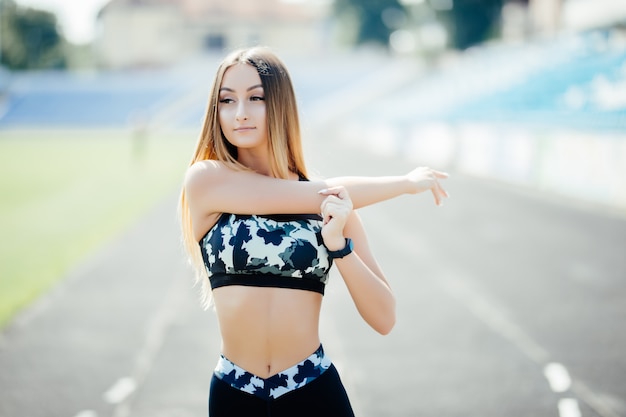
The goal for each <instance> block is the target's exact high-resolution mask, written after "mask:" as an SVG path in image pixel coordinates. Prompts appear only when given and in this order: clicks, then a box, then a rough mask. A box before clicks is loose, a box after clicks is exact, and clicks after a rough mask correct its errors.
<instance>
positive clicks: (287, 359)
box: [213, 285, 322, 378]
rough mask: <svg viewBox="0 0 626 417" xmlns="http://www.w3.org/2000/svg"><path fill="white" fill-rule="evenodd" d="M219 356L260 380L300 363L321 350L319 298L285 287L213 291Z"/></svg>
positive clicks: (217, 289) (241, 287)
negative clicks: (218, 334)
mask: <svg viewBox="0 0 626 417" xmlns="http://www.w3.org/2000/svg"><path fill="white" fill-rule="evenodd" d="M213 302H214V305H215V310H216V312H217V318H218V322H219V327H220V333H221V336H222V354H223V355H224V356H225V357H226V358H227V359H229V360H230V361H232V362H234V363H235V364H237V365H238V366H240V367H242V368H243V369H245V370H247V371H248V372H251V373H253V374H255V375H256V376H258V377H261V378H268V377H270V376H272V375H275V374H277V373H279V372H281V371H283V370H285V369H288V368H290V367H291V366H293V365H295V364H297V363H299V362H301V361H302V360H303V359H305V358H307V357H308V356H309V355H310V354H311V353H313V352H314V351H315V350H316V349H317V348H318V347H319V345H320V338H319V316H320V309H321V305H322V295H321V294H319V293H316V292H312V291H304V290H296V289H289V288H266V287H247V286H237V285H232V286H226V287H219V288H216V289H215V290H213Z"/></svg>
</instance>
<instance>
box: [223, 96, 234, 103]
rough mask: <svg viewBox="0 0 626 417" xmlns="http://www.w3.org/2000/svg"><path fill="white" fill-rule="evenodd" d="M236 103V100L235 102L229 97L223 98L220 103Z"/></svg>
mask: <svg viewBox="0 0 626 417" xmlns="http://www.w3.org/2000/svg"><path fill="white" fill-rule="evenodd" d="M234 101H235V100H233V99H232V98H228V97H225V98H221V99H220V103H224V104H228V103H232V102H234Z"/></svg>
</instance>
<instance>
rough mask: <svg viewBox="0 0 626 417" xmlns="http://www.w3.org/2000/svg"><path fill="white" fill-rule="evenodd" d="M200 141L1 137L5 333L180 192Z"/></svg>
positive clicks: (0, 288)
mask: <svg viewBox="0 0 626 417" xmlns="http://www.w3.org/2000/svg"><path fill="white" fill-rule="evenodd" d="M193 136H194V135H193V134H191V135H190V134H186V135H183V134H169V135H168V134H160V135H153V136H150V137H149V138H148V140H147V142H146V144H145V148H144V149H143V154H142V155H138V154H137V152H135V148H134V147H133V143H132V140H131V139H132V137H131V136H130V134H128V133H125V132H107V131H80V132H79V131H69V132H67V131H64V132H61V131H58V132H48V131H30V132H26V131H0V233H1V239H0V328H1V327H2V326H3V325H5V324H6V323H7V321H8V320H10V318H11V317H12V316H13V315H14V314H15V313H16V312H17V311H19V309H21V308H23V307H24V306H26V305H28V303H30V302H32V301H33V300H34V299H36V298H37V297H38V296H39V295H41V294H42V293H44V292H45V291H46V290H48V289H49V288H50V287H52V286H53V285H54V284H55V283H56V282H57V281H58V280H59V279H61V278H62V277H63V276H64V275H65V274H66V273H67V272H68V270H69V269H71V268H72V266H74V265H76V264H77V263H78V262H79V261H80V260H81V259H83V258H84V257H85V256H87V255H88V254H89V253H91V252H93V251H94V250H96V249H97V248H98V246H99V245H101V244H102V243H103V242H104V241H106V240H107V239H110V238H111V237H113V236H114V235H115V234H117V233H119V232H120V231H121V230H123V229H124V228H125V227H127V226H129V225H130V224H131V223H132V222H133V221H134V220H136V219H137V218H138V217H139V216H140V215H141V214H142V213H143V212H145V211H146V210H147V209H148V208H149V207H150V206H152V205H153V204H155V203H156V202H157V201H158V200H159V199H161V198H163V197H164V196H165V195H167V194H168V193H170V192H172V191H174V190H175V189H176V188H177V187H179V186H180V182H181V179H182V176H183V174H184V170H185V168H186V166H187V162H188V160H189V158H190V156H191V152H192V148H193V146H194V142H195V137H193Z"/></svg>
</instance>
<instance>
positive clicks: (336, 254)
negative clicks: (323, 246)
mask: <svg viewBox="0 0 626 417" xmlns="http://www.w3.org/2000/svg"><path fill="white" fill-rule="evenodd" d="M353 248H354V245H353V244H352V239H350V238H349V237H347V238H346V246H344V247H343V249H339V250H329V251H328V256H330V257H331V259H336V258H343V257H344V256H346V255H350V254H351V253H352V249H353Z"/></svg>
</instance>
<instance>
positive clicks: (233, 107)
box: [218, 64, 267, 151]
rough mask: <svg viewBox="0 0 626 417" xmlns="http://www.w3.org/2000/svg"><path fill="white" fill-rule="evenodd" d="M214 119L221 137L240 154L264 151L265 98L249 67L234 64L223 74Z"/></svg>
mask: <svg viewBox="0 0 626 417" xmlns="http://www.w3.org/2000/svg"><path fill="white" fill-rule="evenodd" d="M218 118H219V122H220V127H221V128H222V132H224V136H226V139H227V140H228V142H230V143H231V144H232V145H234V146H236V147H237V148H238V149H239V150H240V151H241V150H244V149H249V150H252V149H254V148H261V147H263V148H265V147H266V145H267V120H266V110H265V94H264V92H263V86H262V85H261V77H259V74H258V73H257V71H256V69H255V68H254V67H252V66H251V65H247V64H236V65H233V66H232V67H230V68H229V69H227V70H226V72H225V73H224V77H223V79H222V85H221V87H220V95H219V104H218Z"/></svg>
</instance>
